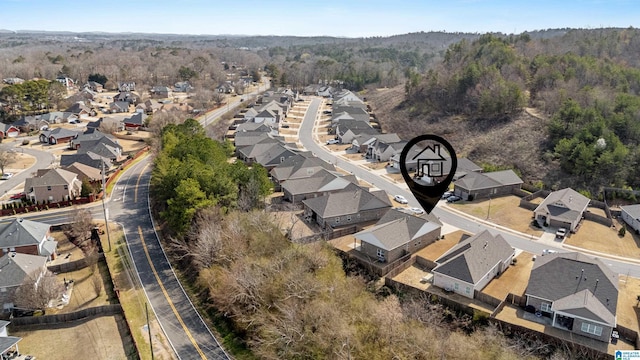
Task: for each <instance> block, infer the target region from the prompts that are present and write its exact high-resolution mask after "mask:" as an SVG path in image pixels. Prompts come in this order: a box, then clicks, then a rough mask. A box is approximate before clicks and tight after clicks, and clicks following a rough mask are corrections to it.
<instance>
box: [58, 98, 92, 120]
mask: <svg viewBox="0 0 640 360" xmlns="http://www.w3.org/2000/svg"><path fill="white" fill-rule="evenodd" d="M65 112H69V113H72V114H74V115H76V116H78V117H79V118H83V117H87V116H94V115H95V114H96V112H95V111H94V110H92V109H91V108H90V107H88V106H87V105H85V103H84V101H76V102H75V103H74V104H73V105H71V107H69V108H68V109H67V110H66V111H65Z"/></svg>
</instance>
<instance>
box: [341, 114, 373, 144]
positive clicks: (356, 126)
mask: <svg viewBox="0 0 640 360" xmlns="http://www.w3.org/2000/svg"><path fill="white" fill-rule="evenodd" d="M363 134H369V135H373V134H379V132H378V130H376V129H374V128H372V127H371V125H369V123H365V122H362V121H359V120H340V121H339V122H338V124H337V126H336V138H337V139H338V141H339V142H340V143H341V144H350V143H351V142H353V139H354V138H355V137H356V136H358V135H363Z"/></svg>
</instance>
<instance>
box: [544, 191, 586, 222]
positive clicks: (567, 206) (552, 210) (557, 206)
mask: <svg viewBox="0 0 640 360" xmlns="http://www.w3.org/2000/svg"><path fill="white" fill-rule="evenodd" d="M590 201H591V200H590V199H589V198H588V197H586V196H584V195H582V194H580V193H579V192H577V191H575V190H573V189H571V188H566V189H562V190H558V191H554V192H552V193H551V194H549V195H548V196H547V197H546V198H545V199H544V201H542V203H540V205H538V207H537V208H536V209H535V210H534V212H538V211H542V210H545V209H546V210H547V212H548V213H549V214H550V215H552V216H557V217H565V218H567V219H571V220H575V219H576V216H578V217H579V216H582V213H583V212H584V211H585V210H586V209H587V206H589V202H590Z"/></svg>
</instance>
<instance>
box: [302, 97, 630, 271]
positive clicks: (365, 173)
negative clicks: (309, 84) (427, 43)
mask: <svg viewBox="0 0 640 360" xmlns="http://www.w3.org/2000/svg"><path fill="white" fill-rule="evenodd" d="M321 103H322V100H321V99H318V98H314V99H313V100H312V101H311V103H310V104H309V108H308V109H307V113H306V114H305V117H304V119H303V121H302V124H301V125H300V132H299V141H300V143H301V144H302V145H303V146H304V147H305V148H306V149H307V150H308V151H311V152H313V153H314V154H315V155H316V156H318V157H319V158H321V159H323V160H325V161H327V162H330V163H332V164H334V165H336V166H338V167H340V168H342V169H344V170H346V171H349V172H351V173H352V174H354V175H356V176H357V177H358V178H359V179H362V180H364V181H366V182H368V183H370V184H372V185H374V186H375V187H377V188H379V189H382V190H384V191H386V192H387V193H389V194H392V195H402V196H404V197H405V198H407V200H409V205H410V206H415V207H420V204H419V203H418V201H417V200H416V198H415V197H414V196H413V194H412V193H411V192H409V191H407V190H405V189H404V188H401V187H399V186H397V185H395V184H393V183H391V182H389V181H387V180H386V179H384V178H382V177H380V176H378V175H377V174H375V173H373V172H371V171H370V170H369V169H367V168H364V167H361V166H358V165H356V164H353V163H352V162H350V161H348V160H345V159H344V158H341V157H339V156H337V155H335V154H333V153H332V152H330V151H329V150H328V149H327V148H326V147H325V146H324V145H319V144H318V143H316V141H315V139H314V133H313V130H314V125H315V121H316V119H317V117H318V116H319V112H318V110H319V107H320V105H321ZM416 135H418V134H416ZM433 214H435V215H436V216H437V217H438V218H439V219H440V220H441V221H442V222H444V223H447V224H451V225H453V226H455V227H457V228H460V229H462V230H465V231H468V232H470V233H477V232H479V231H482V230H485V229H486V230H489V231H490V232H491V233H492V234H500V235H502V236H503V237H504V238H505V239H506V240H507V241H508V242H509V244H511V246H512V247H514V248H516V249H521V250H524V251H527V252H530V253H532V254H540V253H542V250H544V249H547V248H550V246H549V244H545V243H538V242H535V241H532V239H531V237H522V236H519V235H516V234H514V233H512V232H507V231H503V230H500V229H496V228H495V227H491V226H487V225H485V224H483V223H480V222H476V221H473V220H472V219H469V218H467V217H464V216H461V215H458V214H456V213H454V212H451V211H448V210H447V209H446V208H445V207H442V206H441V204H439V205H438V206H437V207H436V208H435V209H434V210H433ZM557 249H558V251H561V252H566V251H567V250H566V249H563V248H561V247H557ZM585 255H586V256H589V257H591V258H594V256H592V255H589V254H585ZM600 260H602V261H603V262H604V263H605V264H607V265H608V266H609V267H610V268H611V269H612V270H613V271H615V272H616V273H618V274H624V275H630V276H633V277H640V265H637V264H633V263H628V262H624V261H619V260H615V259H612V258H606V257H604V256H603V257H600Z"/></svg>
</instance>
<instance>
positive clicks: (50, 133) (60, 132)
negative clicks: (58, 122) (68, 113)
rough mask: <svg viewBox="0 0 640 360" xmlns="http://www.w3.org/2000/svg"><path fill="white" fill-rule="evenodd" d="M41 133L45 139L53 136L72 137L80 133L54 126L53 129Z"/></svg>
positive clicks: (56, 137) (60, 137) (55, 137)
mask: <svg viewBox="0 0 640 360" xmlns="http://www.w3.org/2000/svg"><path fill="white" fill-rule="evenodd" d="M42 135H44V136H46V137H47V139H49V138H50V137H53V138H54V139H64V138H69V137H74V136H78V135H80V132H78V131H72V130H69V129H65V128H55V129H53V130H47V131H43V132H42Z"/></svg>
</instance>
